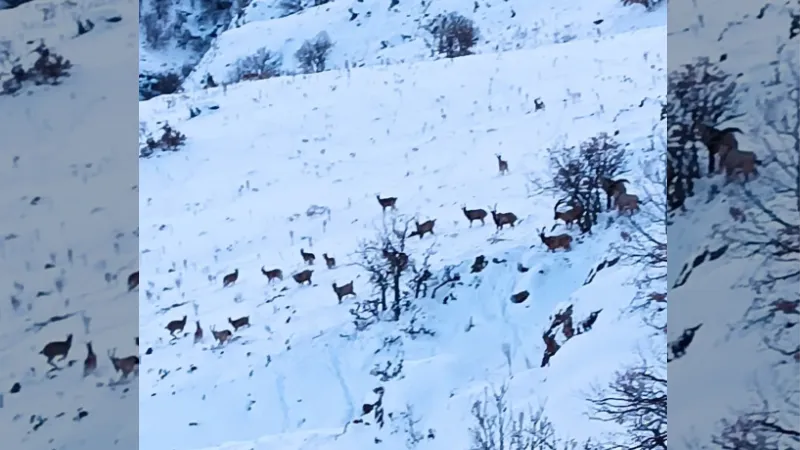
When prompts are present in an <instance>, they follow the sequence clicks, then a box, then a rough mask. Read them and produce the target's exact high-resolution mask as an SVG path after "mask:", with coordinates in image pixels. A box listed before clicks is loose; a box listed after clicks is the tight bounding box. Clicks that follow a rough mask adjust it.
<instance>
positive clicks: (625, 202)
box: [614, 194, 639, 214]
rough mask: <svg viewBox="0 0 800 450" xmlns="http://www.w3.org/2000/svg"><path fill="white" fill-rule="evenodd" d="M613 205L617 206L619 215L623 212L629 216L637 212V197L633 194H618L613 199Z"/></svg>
mask: <svg viewBox="0 0 800 450" xmlns="http://www.w3.org/2000/svg"><path fill="white" fill-rule="evenodd" d="M614 203H616V205H617V212H618V213H619V214H622V213H623V212H624V211H628V213H629V214H633V213H634V212H636V211H639V197H637V196H636V195H634V194H618V195H617V197H616V198H615V199H614Z"/></svg>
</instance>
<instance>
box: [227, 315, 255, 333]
mask: <svg viewBox="0 0 800 450" xmlns="http://www.w3.org/2000/svg"><path fill="white" fill-rule="evenodd" d="M228 323H229V324H231V326H232V327H233V331H234V332H235V331H239V328H242V327H248V328H249V327H250V316H244V317H240V318H238V319H236V320H231V318H230V317H228Z"/></svg>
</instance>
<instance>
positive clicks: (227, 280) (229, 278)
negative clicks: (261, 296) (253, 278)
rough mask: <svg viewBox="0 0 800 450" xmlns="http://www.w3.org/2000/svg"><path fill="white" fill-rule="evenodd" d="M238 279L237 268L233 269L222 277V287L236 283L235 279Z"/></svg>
mask: <svg viewBox="0 0 800 450" xmlns="http://www.w3.org/2000/svg"><path fill="white" fill-rule="evenodd" d="M238 279H239V269H236V270H234V271H233V273H229V274H227V275H225V277H223V278H222V287H228V286H231V285H233V284H234V283H236V280H238Z"/></svg>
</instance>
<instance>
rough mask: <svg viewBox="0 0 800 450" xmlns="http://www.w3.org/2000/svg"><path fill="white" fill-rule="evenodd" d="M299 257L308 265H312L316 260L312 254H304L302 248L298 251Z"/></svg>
mask: <svg viewBox="0 0 800 450" xmlns="http://www.w3.org/2000/svg"><path fill="white" fill-rule="evenodd" d="M300 256H301V257H302V258H303V262H304V263H306V264H308V265H313V264H314V260H315V259H317V257H316V256H314V254H313V253H306V252H305V250H303V249H302V248H301V249H300Z"/></svg>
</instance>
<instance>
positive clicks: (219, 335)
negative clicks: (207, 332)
mask: <svg viewBox="0 0 800 450" xmlns="http://www.w3.org/2000/svg"><path fill="white" fill-rule="evenodd" d="M211 334H212V335H214V339H216V340H217V342H219V345H222V344H224V343H226V342H228V341H230V340H231V336H233V333H231V331H230V330H222V331H217V330H215V329H214V328H211Z"/></svg>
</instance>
